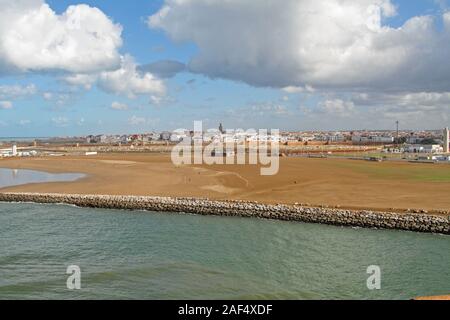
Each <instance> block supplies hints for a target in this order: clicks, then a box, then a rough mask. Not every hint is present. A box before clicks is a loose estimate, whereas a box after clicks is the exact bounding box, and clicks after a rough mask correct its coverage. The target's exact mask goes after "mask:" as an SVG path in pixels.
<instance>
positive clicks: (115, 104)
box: [111, 101, 128, 110]
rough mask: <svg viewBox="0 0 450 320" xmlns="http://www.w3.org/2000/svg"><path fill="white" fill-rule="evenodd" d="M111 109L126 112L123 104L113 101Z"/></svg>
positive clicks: (126, 108) (126, 107)
mask: <svg viewBox="0 0 450 320" xmlns="http://www.w3.org/2000/svg"><path fill="white" fill-rule="evenodd" d="M111 109H114V110H128V106H127V105H126V104H125V103H120V102H117V101H114V102H113V103H112V104H111Z"/></svg>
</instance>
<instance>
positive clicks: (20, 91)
mask: <svg viewBox="0 0 450 320" xmlns="http://www.w3.org/2000/svg"><path fill="white" fill-rule="evenodd" d="M36 92H37V88H36V86H35V85H34V84H30V85H27V86H21V85H2V86H0V99H4V100H7V99H11V100H14V99H19V98H25V97H27V96H32V95H34V94H36Z"/></svg>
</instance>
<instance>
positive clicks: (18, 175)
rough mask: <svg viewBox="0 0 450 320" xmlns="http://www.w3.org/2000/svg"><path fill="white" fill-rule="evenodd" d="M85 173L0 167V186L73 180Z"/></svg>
mask: <svg viewBox="0 0 450 320" xmlns="http://www.w3.org/2000/svg"><path fill="white" fill-rule="evenodd" d="M84 176H85V175H84V174H80V173H48V172H42V171H35V170H25V169H6V168H0V188H5V187H11V186H17V185H23V184H29V183H44V182H62V181H75V180H78V179H80V178H83V177H84Z"/></svg>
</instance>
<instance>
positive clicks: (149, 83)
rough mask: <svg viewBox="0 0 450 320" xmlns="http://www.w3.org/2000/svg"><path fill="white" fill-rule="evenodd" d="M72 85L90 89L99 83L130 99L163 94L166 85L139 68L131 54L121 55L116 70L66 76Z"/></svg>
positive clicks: (109, 90)
mask: <svg viewBox="0 0 450 320" xmlns="http://www.w3.org/2000/svg"><path fill="white" fill-rule="evenodd" d="M64 80H65V81H66V82H67V83H69V84H72V85H77V86H83V87H85V88H86V89H90V88H91V86H92V85H94V84H97V85H98V86H99V88H100V89H102V90H103V91H105V92H107V93H112V94H119V95H124V96H127V97H128V98H130V99H133V98H136V96H138V95H153V96H163V95H164V94H165V92H166V87H165V84H164V81H163V80H160V79H158V78H156V77H155V76H154V75H153V74H151V73H149V72H146V73H143V72H141V71H140V70H138V65H137V64H136V63H135V62H134V60H133V58H132V57H131V56H130V55H125V56H122V57H121V64H120V68H119V69H117V70H114V71H103V72H100V73H96V74H74V75H70V76H67V77H65V78H64Z"/></svg>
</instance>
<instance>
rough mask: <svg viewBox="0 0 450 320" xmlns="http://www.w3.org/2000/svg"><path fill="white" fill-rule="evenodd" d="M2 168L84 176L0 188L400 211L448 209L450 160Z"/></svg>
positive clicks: (119, 162)
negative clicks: (270, 172) (273, 167)
mask: <svg viewBox="0 0 450 320" xmlns="http://www.w3.org/2000/svg"><path fill="white" fill-rule="evenodd" d="M0 167H1V168H14V169H34V170H41V171H47V172H52V173H85V174H87V177H86V178H83V179H81V180H78V181H75V182H63V183H61V182H56V183H42V184H29V185H23V186H16V187H10V188H4V189H0V192H41V193H77V194H109V195H150V196H171V197H201V198H210V199H222V200H227V199H230V200H251V201H259V202H263V203H272V204H273V203H286V204H293V203H303V204H309V205H311V206H319V205H328V206H340V207H342V208H349V209H353V208H355V209H356V208H357V209H360V208H365V209H377V210H394V211H402V210H404V209H425V210H428V211H441V210H445V211H447V210H450V165H449V164H420V163H400V162H399V163H397V162H382V163H377V162H368V161H356V160H345V159H309V158H280V171H279V173H278V174H277V175H275V176H261V175H260V170H259V169H260V168H259V167H258V166H252V165H245V166H243V165H214V166H207V165H197V166H181V167H176V166H175V165H173V164H172V162H171V160H170V156H169V155H157V154H131V153H130V154H101V155H98V156H92V157H85V156H77V157H75V156H67V157H57V158H56V157H54V158H21V159H2V160H0Z"/></svg>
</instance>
